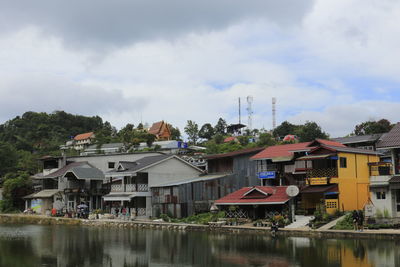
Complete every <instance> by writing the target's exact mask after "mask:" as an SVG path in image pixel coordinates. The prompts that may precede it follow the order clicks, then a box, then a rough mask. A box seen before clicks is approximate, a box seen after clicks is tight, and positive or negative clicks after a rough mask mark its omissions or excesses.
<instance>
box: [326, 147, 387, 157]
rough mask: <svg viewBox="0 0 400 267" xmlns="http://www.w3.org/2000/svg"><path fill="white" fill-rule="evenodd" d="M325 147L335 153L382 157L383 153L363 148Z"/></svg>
mask: <svg viewBox="0 0 400 267" xmlns="http://www.w3.org/2000/svg"><path fill="white" fill-rule="evenodd" d="M325 147H327V148H330V149H332V150H334V151H338V152H348V153H355V154H367V155H377V156H379V155H381V154H382V153H380V152H376V151H373V150H368V149H361V148H353V147H336V146H327V145H325Z"/></svg>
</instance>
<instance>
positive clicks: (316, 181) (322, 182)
mask: <svg viewBox="0 0 400 267" xmlns="http://www.w3.org/2000/svg"><path fill="white" fill-rule="evenodd" d="M308 183H309V185H325V184H328V178H327V177H321V178H309V180H308Z"/></svg>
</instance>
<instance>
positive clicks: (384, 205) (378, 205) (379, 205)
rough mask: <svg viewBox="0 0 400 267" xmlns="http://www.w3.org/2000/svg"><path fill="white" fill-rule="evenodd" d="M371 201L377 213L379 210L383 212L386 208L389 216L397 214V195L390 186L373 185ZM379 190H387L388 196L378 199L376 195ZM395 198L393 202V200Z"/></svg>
mask: <svg viewBox="0 0 400 267" xmlns="http://www.w3.org/2000/svg"><path fill="white" fill-rule="evenodd" d="M370 190H371V193H370V196H371V201H372V203H373V206H374V212H375V215H376V213H377V211H378V210H379V211H380V212H381V213H382V214H383V212H384V211H385V210H387V211H388V212H389V216H390V217H393V216H395V211H396V210H395V206H396V196H395V195H394V194H395V192H392V190H389V189H388V187H371V189H370ZM377 192H385V194H386V198H385V199H378V198H377V197H376V193H377ZM392 200H393V202H392Z"/></svg>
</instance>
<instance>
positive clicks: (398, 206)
mask: <svg viewBox="0 0 400 267" xmlns="http://www.w3.org/2000/svg"><path fill="white" fill-rule="evenodd" d="M395 192H396V203H395V211H396V217H400V189H396V190H395Z"/></svg>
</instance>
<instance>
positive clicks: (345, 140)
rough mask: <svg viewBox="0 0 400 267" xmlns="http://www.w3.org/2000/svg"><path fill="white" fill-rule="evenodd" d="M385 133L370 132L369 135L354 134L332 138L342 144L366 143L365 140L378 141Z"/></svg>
mask: <svg viewBox="0 0 400 267" xmlns="http://www.w3.org/2000/svg"><path fill="white" fill-rule="evenodd" d="M382 135H383V134H381V133H380V134H368V135H353V136H347V137H338V138H333V139H332V140H333V141H335V142H339V143H342V144H357V143H365V142H376V141H378V140H379V138H380V137H381V136H382Z"/></svg>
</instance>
